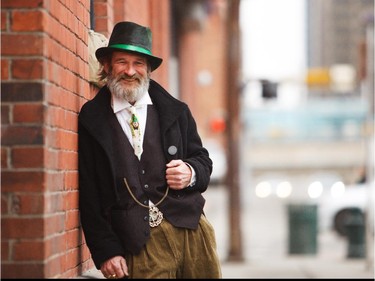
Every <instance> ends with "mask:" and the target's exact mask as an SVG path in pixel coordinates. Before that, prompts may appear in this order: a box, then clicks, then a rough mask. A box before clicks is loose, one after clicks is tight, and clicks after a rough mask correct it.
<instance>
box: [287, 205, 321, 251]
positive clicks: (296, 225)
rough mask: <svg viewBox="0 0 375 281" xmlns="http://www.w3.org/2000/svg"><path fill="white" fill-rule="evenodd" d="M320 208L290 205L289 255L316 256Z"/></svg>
mask: <svg viewBox="0 0 375 281" xmlns="http://www.w3.org/2000/svg"><path fill="white" fill-rule="evenodd" d="M317 217H318V206H317V205H311V204H290V205H288V218H289V221H288V230H289V238H288V240H289V241H288V242H289V254H316V253H317V236H318V225H317V224H318V218H317Z"/></svg>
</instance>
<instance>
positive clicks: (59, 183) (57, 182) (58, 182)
mask: <svg viewBox="0 0 375 281" xmlns="http://www.w3.org/2000/svg"><path fill="white" fill-rule="evenodd" d="M45 177H46V186H48V191H50V192H52V191H62V190H64V173H63V172H61V171H59V172H56V171H55V172H51V171H50V172H48V173H46V174H45Z"/></svg>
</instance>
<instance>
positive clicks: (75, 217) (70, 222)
mask: <svg viewBox="0 0 375 281" xmlns="http://www.w3.org/2000/svg"><path fill="white" fill-rule="evenodd" d="M77 206H78V205H77ZM79 225H80V221H79V211H78V210H72V211H67V212H66V220H65V229H66V230H72V229H75V228H77V227H79Z"/></svg>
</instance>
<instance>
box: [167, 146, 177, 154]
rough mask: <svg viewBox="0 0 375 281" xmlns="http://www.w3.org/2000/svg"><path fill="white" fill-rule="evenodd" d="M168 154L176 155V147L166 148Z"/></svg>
mask: <svg viewBox="0 0 375 281" xmlns="http://www.w3.org/2000/svg"><path fill="white" fill-rule="evenodd" d="M168 153H169V155H175V154H176V153H177V147H175V146H174V145H171V146H170V147H168Z"/></svg>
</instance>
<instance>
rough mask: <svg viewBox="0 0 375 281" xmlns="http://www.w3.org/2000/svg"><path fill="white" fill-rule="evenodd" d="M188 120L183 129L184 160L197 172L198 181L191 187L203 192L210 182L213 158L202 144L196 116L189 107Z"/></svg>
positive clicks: (186, 116)
mask: <svg viewBox="0 0 375 281" xmlns="http://www.w3.org/2000/svg"><path fill="white" fill-rule="evenodd" d="M185 118H186V120H184V122H183V123H185V122H186V123H185V124H187V126H185V127H186V129H185V130H184V131H183V132H184V133H183V138H182V139H183V140H185V143H184V147H186V150H185V153H184V159H183V160H184V161H185V162H187V163H189V164H190V165H191V166H192V167H193V169H194V170H195V173H196V183H195V185H194V186H193V187H188V188H189V189H195V190H199V191H200V192H201V193H202V192H204V191H206V189H207V187H208V184H209V182H210V176H211V173H212V160H211V159H210V157H209V152H208V151H207V149H206V148H205V147H203V145H202V140H201V138H200V136H199V133H198V129H197V125H196V122H195V120H194V117H193V116H192V114H191V111H190V109H189V108H187V111H186V115H185Z"/></svg>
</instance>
